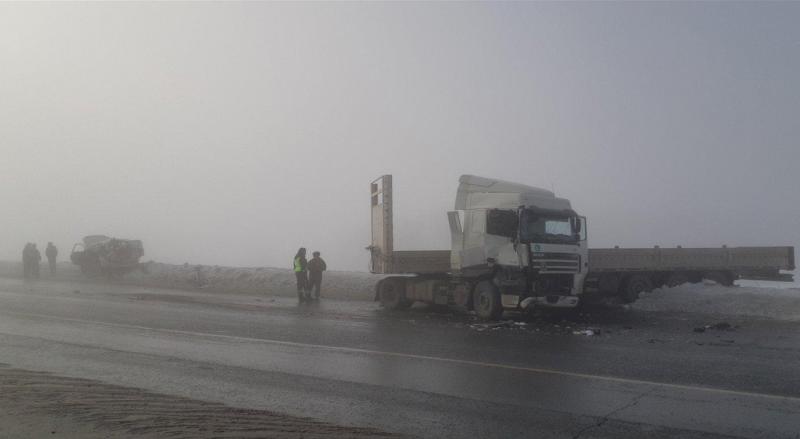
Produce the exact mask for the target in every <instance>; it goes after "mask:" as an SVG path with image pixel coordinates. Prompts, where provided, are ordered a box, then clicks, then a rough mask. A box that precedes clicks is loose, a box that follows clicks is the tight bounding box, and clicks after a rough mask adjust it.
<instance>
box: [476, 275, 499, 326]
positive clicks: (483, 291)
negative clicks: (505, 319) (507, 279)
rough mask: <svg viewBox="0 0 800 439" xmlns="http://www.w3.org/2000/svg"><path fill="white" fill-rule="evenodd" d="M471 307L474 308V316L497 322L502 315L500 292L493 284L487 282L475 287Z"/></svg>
mask: <svg viewBox="0 0 800 439" xmlns="http://www.w3.org/2000/svg"><path fill="white" fill-rule="evenodd" d="M472 305H473V307H474V308H475V314H477V315H478V317H480V318H482V319H484V320H497V319H499V318H500V316H502V315H503V304H502V303H501V302H500V292H499V291H497V287H495V286H494V284H493V283H491V282H490V281H487V280H485V281H483V282H480V283H478V285H476V286H475V292H474V293H473V295H472Z"/></svg>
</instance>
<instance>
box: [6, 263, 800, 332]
mask: <svg viewBox="0 0 800 439" xmlns="http://www.w3.org/2000/svg"><path fill="white" fill-rule="evenodd" d="M21 265H22V264H21V263H19V262H2V261H0V276H6V277H9V276H10V277H21V275H22V267H21ZM145 265H146V272H140V271H136V272H133V273H130V274H128V275H126V276H125V277H124V279H123V280H122V281H121V282H123V283H126V284H132V285H138V286H145V287H152V288H176V289H182V290H190V291H191V290H197V291H208V292H218V293H244V294H257V295H268V296H285V297H294V296H296V289H295V277H294V273H293V272H292V271H291V270H289V269H280V268H266V267H260V268H240V267H222V266H209V265H189V264H184V265H174V264H162V263H158V262H148V263H147V264H145ZM46 269H47V267H46V265H43V266H42V278H43V279H47V278H48V277H49V275H48V274H47V271H46ZM55 279H58V280H82V279H84V278H83V276H82V275H81V273H80V270H78V268H77V267H75V266H74V265H71V264H70V263H68V262H63V263H60V264H59V267H58V274H57V275H56V277H55ZM380 279H381V276H378V275H373V274H369V273H360V272H346V271H329V272H326V273H325V275H324V278H323V283H322V297H323V298H331V299H349V300H372V299H373V298H374V294H375V284H376V283H377V282H378V280H380ZM632 308H633V309H634V310H642V311H681V312H699V313H708V314H721V315H731V316H754V317H766V318H774V319H781V320H800V279H798V280H795V282H769V281H750V280H740V281H737V286H736V287H732V288H727V287H722V286H719V285H716V284H714V283H709V284H694V285H682V286H679V287H676V288H662V289H658V290H655V291H653V292H651V293H647V294H642V297H641V298H640V299H639V300H638V301H637V302H636V303H634V304H633V305H632Z"/></svg>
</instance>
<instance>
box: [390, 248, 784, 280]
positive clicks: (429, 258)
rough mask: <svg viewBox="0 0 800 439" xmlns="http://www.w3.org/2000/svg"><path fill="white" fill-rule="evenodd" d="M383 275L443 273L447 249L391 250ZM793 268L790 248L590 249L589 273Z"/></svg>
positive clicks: (775, 275)
mask: <svg viewBox="0 0 800 439" xmlns="http://www.w3.org/2000/svg"><path fill="white" fill-rule="evenodd" d="M389 262H390V263H388V264H386V265H385V268H387V269H388V270H385V271H383V272H382V273H383V274H443V273H448V272H450V271H452V270H451V266H450V250H404V251H394V252H392V256H391V258H390V261H389ZM794 269H795V261H794V248H793V247H722V248H658V247H655V248H597V249H589V271H590V272H591V273H607V272H631V271H647V272H655V271H664V272H666V271H698V272H706V271H714V270H722V271H731V272H734V273H737V274H739V275H740V276H742V277H746V278H752V279H776V280H785V279H788V278H790V277H791V276H787V275H781V274H780V271H781V270H785V271H792V270H794Z"/></svg>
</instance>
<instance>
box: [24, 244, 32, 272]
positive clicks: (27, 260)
mask: <svg viewBox="0 0 800 439" xmlns="http://www.w3.org/2000/svg"><path fill="white" fill-rule="evenodd" d="M32 256H33V254H32V253H31V243H30V242H28V243H26V244H25V248H23V249H22V275H23V277H24V278H25V279H30V277H31V273H32V271H31V267H32V266H33V264H32V262H31V257H32Z"/></svg>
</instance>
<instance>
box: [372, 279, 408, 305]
mask: <svg viewBox="0 0 800 439" xmlns="http://www.w3.org/2000/svg"><path fill="white" fill-rule="evenodd" d="M405 290H406V286H405V282H404V281H402V280H401V279H397V278H388V279H384V280H382V281H381V282H380V284H379V285H378V300H379V301H380V302H381V306H382V307H384V308H386V309H388V310H396V309H405V308H408V307H409V306H411V302H410V301H409V300H407V299H406V293H405Z"/></svg>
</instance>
